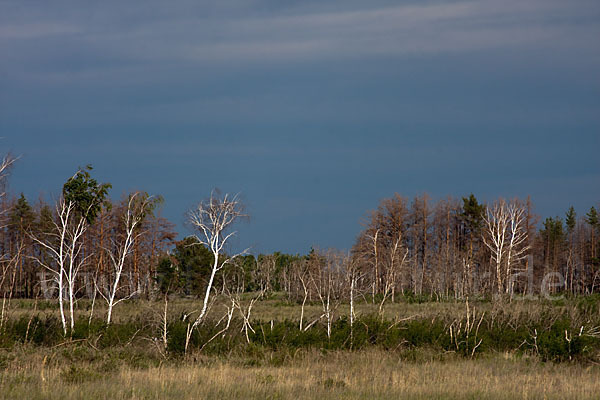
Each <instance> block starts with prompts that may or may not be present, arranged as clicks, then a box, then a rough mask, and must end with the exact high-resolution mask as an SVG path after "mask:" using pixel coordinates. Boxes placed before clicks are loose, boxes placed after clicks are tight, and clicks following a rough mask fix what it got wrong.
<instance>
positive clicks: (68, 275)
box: [32, 165, 111, 336]
mask: <svg viewBox="0 0 600 400" xmlns="http://www.w3.org/2000/svg"><path fill="white" fill-rule="evenodd" d="M91 169H92V167H91V166H89V165H88V166H87V167H86V168H84V169H81V168H80V169H79V170H78V171H77V172H76V173H75V175H73V176H72V177H71V178H69V179H68V180H67V182H66V183H65V185H64V186H63V195H62V196H61V197H60V199H59V200H58V202H57V203H56V214H57V215H56V219H55V220H54V221H53V225H54V229H53V231H52V232H44V233H42V235H43V236H42V237H35V236H33V235H32V239H33V240H34V241H35V242H36V243H37V244H39V245H40V246H41V247H43V248H44V249H46V250H47V251H48V254H49V255H50V258H49V259H48V260H43V259H41V258H36V257H34V259H35V260H36V261H37V262H38V264H40V265H41V266H42V267H44V268H45V269H46V270H48V271H49V272H50V273H51V274H52V278H53V280H54V281H55V282H56V284H57V286H58V302H59V309H60V315H61V322H62V326H63V333H64V335H65V336H66V335H67V324H66V318H65V311H64V297H65V292H66V298H67V301H68V307H69V322H70V323H69V326H70V329H71V332H72V331H73V327H74V325H75V316H74V304H75V301H76V294H77V293H76V280H77V277H78V275H79V272H80V271H81V269H82V267H83V266H84V265H85V263H86V262H87V260H88V259H89V258H90V256H91V254H87V255H84V254H83V252H82V250H83V240H82V239H83V235H84V233H85V231H86V229H87V228H88V226H89V224H91V223H93V222H94V220H95V218H96V216H97V215H98V213H99V212H100V210H101V209H102V206H103V204H106V200H105V198H106V195H107V193H108V189H109V188H110V187H111V185H110V184H107V183H105V184H98V182H97V181H96V180H95V179H93V178H91V176H90V173H89V171H90V170H91Z"/></svg>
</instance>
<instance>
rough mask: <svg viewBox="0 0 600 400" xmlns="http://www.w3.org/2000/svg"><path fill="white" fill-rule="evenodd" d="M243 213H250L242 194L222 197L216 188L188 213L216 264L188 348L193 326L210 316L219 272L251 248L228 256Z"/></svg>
mask: <svg viewBox="0 0 600 400" xmlns="http://www.w3.org/2000/svg"><path fill="white" fill-rule="evenodd" d="M243 217H246V214H245V213H244V207H243V204H242V202H241V201H240V199H239V197H238V196H237V195H235V196H231V195H229V194H225V195H224V196H222V197H221V196H220V195H219V193H218V192H217V191H213V192H212V193H211V195H210V197H209V198H208V199H207V200H204V201H201V202H200V203H198V205H197V206H196V207H195V208H193V209H192V210H190V211H189V213H188V222H189V223H190V225H191V226H192V227H193V229H194V230H195V231H196V232H197V233H196V234H195V237H196V239H197V241H198V243H197V244H199V245H203V246H206V247H207V248H208V249H209V250H210V251H211V252H212V254H213V264H212V268H211V272H210V277H209V279H208V283H207V284H206V288H205V289H204V299H203V301H202V308H201V310H200V313H199V314H198V316H197V317H196V318H195V319H194V321H193V322H191V321H189V322H188V326H187V332H186V340H185V352H187V349H188V346H189V342H190V338H191V336H192V333H193V330H194V329H195V328H196V327H198V325H199V324H200V323H201V322H202V321H203V320H204V318H205V317H206V313H207V310H208V306H209V300H210V295H211V291H212V289H213V283H214V280H215V275H216V274H217V272H219V271H220V270H221V269H223V267H224V266H225V265H226V264H228V263H230V262H231V261H232V260H233V259H234V258H236V257H238V256H240V255H242V254H245V253H246V251H247V250H244V251H243V252H241V253H238V254H235V255H233V256H225V253H224V248H225V245H226V244H227V241H228V240H229V239H230V238H231V237H233V236H234V235H235V234H236V233H237V232H236V231H231V232H230V231H229V230H230V228H231V227H232V225H233V224H234V223H235V222H236V221H238V220H239V219H240V218H243Z"/></svg>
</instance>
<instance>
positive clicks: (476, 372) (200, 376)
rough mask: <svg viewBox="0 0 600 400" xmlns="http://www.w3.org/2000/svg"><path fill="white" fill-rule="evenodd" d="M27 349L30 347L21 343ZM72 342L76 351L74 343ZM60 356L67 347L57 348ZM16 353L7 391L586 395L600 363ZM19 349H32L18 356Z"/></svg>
mask: <svg viewBox="0 0 600 400" xmlns="http://www.w3.org/2000/svg"><path fill="white" fill-rule="evenodd" d="M23 351H25V352H27V351H26V350H23ZM68 351H75V352H77V349H71V350H68ZM63 356H64V355H63ZM41 357H42V355H41V354H39V353H38V354H22V355H20V357H19V358H21V361H20V362H19V364H18V365H19V366H18V367H16V364H15V367H16V368H7V369H5V370H4V372H3V373H2V375H1V378H0V386H1V387H2V392H1V395H0V396H2V398H7V399H18V398H21V399H25V398H27V399H123V398H127V399H224V398H240V399H241V398H243V399H316V398H345V399H388V398H402V399H431V398H436V399H515V398H521V399H592V398H597V396H598V393H600V368H599V367H598V366H582V365H579V364H566V363H562V364H554V363H541V362H538V361H536V360H530V359H527V358H525V359H523V358H515V357H513V356H511V355H507V354H505V355H501V354H497V355H494V356H490V357H482V358H479V359H472V360H469V359H464V358H458V357H454V356H453V355H451V354H449V355H443V354H442V355H440V354H434V353H433V352H431V353H423V352H408V353H398V352H386V351H380V350H365V351H360V352H332V353H322V352H317V351H312V352H306V353H302V354H299V355H297V356H296V357H294V358H293V359H290V360H284V361H283V362H280V363H269V362H268V360H267V362H264V363H258V364H259V365H252V364H255V363H253V362H249V360H244V359H227V360H222V359H221V360H218V359H216V358H203V359H197V360H186V361H183V360H181V361H180V362H179V363H177V362H172V361H169V362H167V363H165V364H163V365H159V366H149V367H143V368H139V367H133V366H131V365H127V366H119V365H114V364H108V365H107V364H106V363H102V362H101V361H94V362H89V361H86V362H79V363H77V362H75V363H70V365H69V366H68V367H66V366H63V365H58V364H56V363H55V364H54V365H52V366H49V365H47V364H48V361H47V360H48V359H49V358H50V357H52V354H46V355H44V358H43V359H40V358H41ZM22 358H25V359H28V360H27V362H23V360H22Z"/></svg>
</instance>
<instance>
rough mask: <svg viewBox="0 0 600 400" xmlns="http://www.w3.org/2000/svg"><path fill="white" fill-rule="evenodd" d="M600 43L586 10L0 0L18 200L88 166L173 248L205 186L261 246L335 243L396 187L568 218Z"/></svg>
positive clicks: (590, 180) (593, 189)
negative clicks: (509, 200) (149, 199)
mask: <svg viewBox="0 0 600 400" xmlns="http://www.w3.org/2000/svg"><path fill="white" fill-rule="evenodd" d="M213 3H214V4H213ZM84 4H85V5H84ZM599 38H600V2H598V1H597V0H571V1H564V0H503V1H497V0H483V1H414V2H410V1H406V2H391V1H371V2H363V1H360V2H359V1H345V0H344V1H343V0H339V1H330V2H321V1H298V2H293V1H258V0H257V1H236V0H233V1H219V2H202V1H173V2H165V1H158V0H154V1H146V2H135V4H134V2H123V1H116V0H107V1H103V2H97V4H95V5H88V3H86V2H83V3H82V2H80V1H75V0H73V1H52V2H46V1H39V2H38V1H24V0H16V1H0V54H1V56H0V136H2V137H3V138H4V139H2V141H1V142H0V143H1V145H2V149H3V150H2V151H3V152H5V151H8V150H10V151H12V152H13V153H15V154H19V155H22V159H21V160H20V161H19V163H18V165H17V166H16V168H15V170H14V174H13V176H12V177H11V183H10V184H11V190H12V191H13V192H21V191H23V192H25V194H26V195H28V196H29V197H32V198H36V197H37V196H38V195H39V193H40V192H43V193H46V194H47V195H56V194H58V193H59V191H60V188H61V186H62V183H64V181H65V179H66V178H68V177H69V176H71V175H72V173H73V172H74V171H75V170H76V168H77V166H79V165H85V164H88V163H92V164H93V165H94V166H95V171H94V174H95V176H96V177H98V178H99V180H101V181H109V182H111V183H113V186H114V189H113V190H112V197H113V198H119V197H120V195H121V194H123V193H125V192H127V191H130V190H133V189H141V190H146V191H148V192H150V193H157V194H162V195H163V196H164V197H165V199H166V204H165V206H164V215H165V216H166V217H168V218H169V219H170V220H172V221H173V222H175V223H177V224H178V225H179V229H180V232H182V233H184V234H185V233H187V232H186V231H185V228H183V226H182V222H183V220H184V213H185V211H186V210H187V209H188V208H190V207H191V206H193V204H194V203H195V202H197V201H198V200H200V199H202V198H204V197H206V196H207V195H208V194H209V193H210V190H211V188H213V187H219V188H221V189H222V190H223V191H228V192H241V193H242V196H243V198H244V199H245V200H246V203H247V205H248V209H249V212H250V213H251V216H252V219H251V220H250V222H249V223H245V224H244V225H242V226H241V227H240V238H239V242H238V243H237V245H238V246H247V245H251V246H253V247H254V251H255V252H261V251H263V252H264V251H273V250H282V251H288V252H302V253H304V252H306V251H307V250H308V249H309V248H310V246H311V245H316V246H319V247H329V246H334V247H339V248H349V247H350V246H351V244H352V242H353V240H354V238H355V236H356V235H357V233H358V232H359V230H360V229H361V225H360V220H361V218H363V217H364V215H365V213H366V211H367V210H369V209H372V208H374V207H376V205H377V203H378V201H379V199H381V198H382V197H387V196H390V195H392V194H393V193H394V192H398V193H400V194H403V195H405V196H408V197H412V196H414V195H416V194H420V193H423V192H428V193H429V194H430V195H431V196H432V197H433V198H440V197H445V196H446V195H449V194H450V195H454V196H457V197H458V196H462V195H466V194H468V193H470V192H473V193H475V195H476V196H478V197H479V198H481V199H482V200H486V201H491V200H493V199H495V198H497V197H499V196H505V197H513V196H520V197H525V196H527V195H528V194H530V195H531V196H532V198H533V200H534V203H535V205H536V211H537V212H538V213H539V214H541V215H542V216H548V215H563V214H564V211H565V209H566V208H568V206H570V205H571V204H572V205H574V206H575V207H576V208H577V209H578V210H579V213H580V214H582V213H583V212H584V211H585V210H587V209H588V208H589V207H590V206H592V205H598V203H599V201H600V162H599V159H598V152H599V149H600V39H599Z"/></svg>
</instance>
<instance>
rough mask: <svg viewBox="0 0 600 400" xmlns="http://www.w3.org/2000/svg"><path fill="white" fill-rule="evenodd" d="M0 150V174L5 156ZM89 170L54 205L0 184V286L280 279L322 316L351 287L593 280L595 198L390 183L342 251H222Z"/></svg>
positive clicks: (273, 283) (544, 285) (438, 288)
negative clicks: (556, 212) (562, 208)
mask: <svg viewBox="0 0 600 400" xmlns="http://www.w3.org/2000/svg"><path fill="white" fill-rule="evenodd" d="M6 160H7V159H5V163H4V164H3V166H4V165H5V164H6V167H3V169H2V171H0V172H2V180H3V182H4V181H5V178H6V174H7V172H8V170H9V169H10V167H11V166H12V161H10V159H9V161H10V162H8V163H7V162H6ZM90 171H91V168H83V169H80V170H79V171H78V172H77V173H76V174H75V175H74V176H73V177H71V178H70V179H68V180H67V182H66V183H65V186H64V187H63V191H62V195H61V198H60V199H59V200H58V201H57V202H56V203H55V204H50V203H48V202H47V201H46V200H45V199H43V198H39V199H37V200H36V201H31V200H28V199H27V198H26V197H25V196H24V195H22V194H21V195H20V196H15V195H11V194H4V195H3V196H2V200H1V206H2V210H3V212H2V215H1V219H2V224H1V229H0V251H1V254H2V259H1V270H0V273H1V276H0V292H1V295H2V296H3V297H4V298H19V297H20V298H47V299H50V298H59V300H60V299H62V298H63V297H64V298H69V302H70V303H72V302H74V301H75V300H76V299H77V298H81V297H88V298H93V299H95V298H96V297H97V296H99V297H101V298H103V299H104V300H106V302H107V304H108V305H109V308H111V309H112V306H113V305H114V304H116V303H117V302H118V301H120V300H121V299H126V298H133V297H138V298H139V297H143V298H155V297H157V296H158V295H160V294H161V293H163V294H164V293H170V294H178V295H182V296H205V295H206V293H207V288H208V289H209V291H212V292H217V293H227V294H229V295H231V294H233V293H236V294H239V293H244V292H258V293H260V294H261V295H265V294H268V293H270V292H274V291H280V292H284V293H285V294H286V296H287V297H288V299H289V300H291V301H297V302H299V303H302V304H304V303H306V302H307V301H308V302H315V301H317V302H320V303H321V304H322V305H323V312H324V315H325V316H326V317H327V316H328V315H329V314H330V313H332V312H333V311H334V310H335V307H336V304H338V303H340V302H342V301H350V302H353V301H354V299H355V298H360V299H368V300H369V301H373V302H378V303H380V304H381V306H382V307H383V305H384V303H385V302H386V301H394V300H395V297H396V296H398V295H403V296H407V295H409V296H415V295H417V296H428V297H430V298H434V299H441V298H449V297H454V298H465V297H467V296H491V295H496V296H497V295H502V296H514V295H515V294H540V293H550V294H554V293H570V294H591V293H594V292H597V291H598V290H600V259H599V255H598V248H599V243H598V242H599V238H600V223H599V220H598V214H597V211H596V209H595V208H594V207H592V208H591V209H590V210H589V211H586V212H584V213H581V214H578V213H577V212H576V211H575V210H574V209H573V208H572V207H571V208H570V209H569V210H567V212H566V214H565V216H564V218H561V217H554V218H546V219H545V220H544V221H542V222H541V224H540V221H539V217H538V216H536V215H535V214H534V212H533V206H532V203H531V201H530V199H529V198H527V199H526V200H524V201H520V200H511V201H504V200H498V201H497V202H495V203H493V204H488V205H486V204H483V203H480V202H479V201H478V200H477V199H476V198H475V196H474V195H470V196H467V197H464V198H461V199H455V198H447V199H443V200H440V201H433V200H431V199H430V198H429V196H427V195H422V196H417V197H415V198H414V199H412V200H409V199H407V198H405V197H402V196H400V195H398V194H396V195H394V196H393V197H391V198H388V199H383V200H382V201H381V202H380V204H379V206H378V207H377V208H376V209H375V210H374V211H372V212H370V213H369V214H368V218H367V220H366V222H365V227H364V230H363V231H362V232H361V233H360V234H359V235H358V238H357V240H356V242H355V244H354V246H353V247H352V249H351V251H350V252H340V251H337V250H311V251H310V253H309V254H306V255H288V254H281V253H277V252H276V253H273V254H268V255H258V256H254V255H248V254H240V255H237V256H232V255H231V254H230V255H228V254H227V252H226V251H225V250H224V249H218V251H216V252H215V251H214V250H215V249H213V248H211V244H210V243H209V242H206V241H202V240H200V239H199V237H200V236H201V235H197V236H189V237H186V238H185V239H183V240H179V241H178V240H176V238H177V233H176V232H175V231H174V224H172V223H171V222H169V221H168V220H166V219H165V218H163V217H161V215H160V207H161V203H162V200H161V198H160V197H156V196H150V195H148V194H146V193H143V192H133V193H131V194H130V195H127V196H124V197H123V198H122V199H120V200H118V201H114V200H109V197H108V194H107V193H108V190H109V189H110V185H109V184H99V183H98V182H96V181H95V180H94V179H93V178H92V177H91V175H90ZM211 199H212V197H211ZM211 201H212V200H211ZM211 204H212V203H211ZM236 204H238V203H237V202H236ZM208 205H210V204H208ZM209 211H210V209H209ZM240 215H241V214H240ZM192 217H193V215H190V218H192ZM200 217H202V216H200ZM196 218H198V216H196ZM192 222H193V221H192ZM230 222H235V221H230ZM208 227H209V228H210V226H208ZM196 228H198V226H197V227H196ZM205 228H206V226H205ZM227 228H229V227H227ZM201 232H202V231H201V230H200V229H197V231H196V233H197V234H198V233H201ZM222 233H225V232H224V231H223V232H219V234H222ZM63 252H64V254H63ZM215 260H216V261H215ZM59 292H62V293H63V296H59V295H58V293H59ZM207 298H208V297H207ZM61 309H62V305H61ZM109 319H110V317H109Z"/></svg>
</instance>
